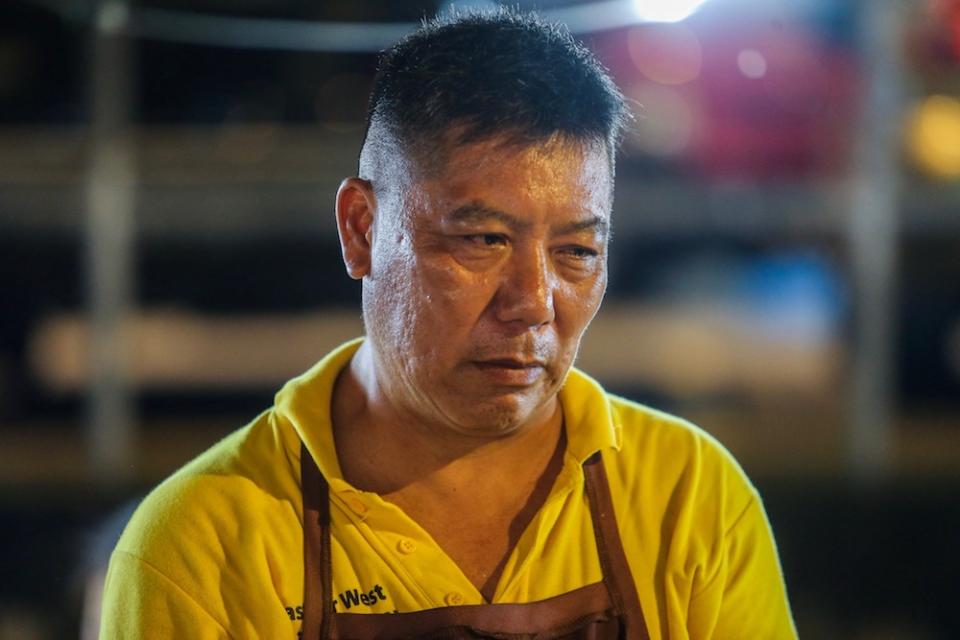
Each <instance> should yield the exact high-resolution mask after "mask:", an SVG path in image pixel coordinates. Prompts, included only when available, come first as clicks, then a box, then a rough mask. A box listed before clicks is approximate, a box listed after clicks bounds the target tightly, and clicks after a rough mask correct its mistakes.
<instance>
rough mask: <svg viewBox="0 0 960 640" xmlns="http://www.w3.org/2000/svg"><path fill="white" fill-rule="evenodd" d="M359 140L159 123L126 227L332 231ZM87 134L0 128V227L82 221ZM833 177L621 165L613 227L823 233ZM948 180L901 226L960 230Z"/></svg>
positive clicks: (837, 217) (144, 145)
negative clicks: (772, 178) (723, 178)
mask: <svg viewBox="0 0 960 640" xmlns="http://www.w3.org/2000/svg"><path fill="white" fill-rule="evenodd" d="M361 141H362V137H361V132H360V131H359V130H357V129H356V126H355V125H354V126H353V127H352V128H351V127H350V126H343V127H339V128H338V129H330V128H320V127H301V128H295V127H279V126H274V125H270V124H259V125H256V124H254V125H246V126H233V127H218V128H214V127H205V128H200V127H164V128H149V129H141V130H138V131H137V132H136V133H135V134H134V137H133V144H134V145H135V147H136V157H137V159H138V166H137V179H138V183H139V186H138V198H139V202H138V211H137V224H138V227H139V230H140V232H141V233H142V234H143V235H145V236H148V237H149V236H182V235H190V236H213V235H216V236H218V237H223V236H225V235H226V236H227V237H250V236H259V235H262V234H264V233H268V234H277V233H281V234H283V233H288V234H299V233H317V234H332V233H334V232H335V225H334V220H333V215H332V210H333V200H334V195H335V193H336V189H337V186H338V185H339V183H340V181H341V180H342V179H343V178H344V177H346V176H349V175H353V174H354V173H355V172H356V158H357V153H358V151H359V148H360V144H361ZM87 143H88V141H87V139H86V137H85V134H84V133H83V131H82V130H78V129H64V130H51V129H42V130H19V129H18V130H5V131H4V130H0V211H2V215H0V231H3V232H8V233H14V232H18V233H23V234H27V233H77V232H78V230H79V229H80V228H81V225H82V223H83V207H84V191H83V189H84V186H83V177H84V174H85V167H84V160H85V157H86V152H87ZM848 197H849V193H848V185H847V184H846V182H845V181H843V180H842V179H839V178H838V179H833V180H819V181H813V182H796V183H778V184H770V183H767V184H753V183H749V182H746V181H742V182H733V181H727V182H717V181H713V180H710V179H708V178H696V177H692V178H690V179H682V178H679V177H671V178H664V177H651V176H649V175H647V174H646V173H643V172H641V171H638V170H637V169H636V168H634V167H631V166H630V163H628V162H624V163H622V164H621V166H620V167H619V175H618V178H617V193H616V201H617V204H616V211H617V219H616V229H617V232H618V234H628V235H639V234H657V235H658V236H664V235H682V234H690V233H704V232H719V233H724V234H728V235H734V236H740V235H756V234H767V233H787V234H790V233H803V234H811V233H812V234H823V233H839V232H842V231H843V230H844V229H845V225H846V220H845V211H846V210H847V209H848V204H847V199H848ZM958 211H960V183H949V184H948V183H944V184H933V183H920V182H916V181H915V182H913V183H909V184H908V185H907V187H906V193H905V195H904V201H903V205H902V209H901V216H900V220H901V223H902V226H903V229H904V230H905V231H908V232H931V231H939V230H952V231H960V214H958V213H957V212H958Z"/></svg>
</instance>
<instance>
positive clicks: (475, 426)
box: [457, 397, 539, 437]
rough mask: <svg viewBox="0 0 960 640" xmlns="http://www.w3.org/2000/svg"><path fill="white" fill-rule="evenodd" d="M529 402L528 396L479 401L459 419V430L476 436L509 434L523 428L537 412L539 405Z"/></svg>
mask: <svg viewBox="0 0 960 640" xmlns="http://www.w3.org/2000/svg"><path fill="white" fill-rule="evenodd" d="M528 402H529V399H526V398H523V399H517V398H513V397H506V398H498V399H496V400H492V401H487V402H483V403H479V404H478V405H475V406H474V407H473V408H472V409H470V410H469V413H468V414H467V415H465V416H464V417H463V420H461V421H458V423H459V425H460V426H459V428H458V429H457V431H459V432H460V433H463V434H465V435H474V436H485V437H497V436H509V435H511V434H513V433H516V432H517V431H519V430H521V429H522V428H523V427H524V426H525V425H526V424H527V423H529V422H530V420H531V418H533V417H534V415H535V414H536V408H537V407H530V406H527V405H528ZM538 406H539V405H538Z"/></svg>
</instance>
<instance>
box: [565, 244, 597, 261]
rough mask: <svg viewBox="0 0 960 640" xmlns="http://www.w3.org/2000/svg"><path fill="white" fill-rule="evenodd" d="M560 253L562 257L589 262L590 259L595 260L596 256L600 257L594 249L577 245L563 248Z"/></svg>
mask: <svg viewBox="0 0 960 640" xmlns="http://www.w3.org/2000/svg"><path fill="white" fill-rule="evenodd" d="M560 252H561V253H562V254H563V255H565V256H569V257H571V258H574V259H576V260H589V259H590V258H596V257H597V256H598V255H600V252H599V251H597V250H596V249H592V248H590V247H583V246H579V245H573V246H569V247H563V248H562V249H561V250H560Z"/></svg>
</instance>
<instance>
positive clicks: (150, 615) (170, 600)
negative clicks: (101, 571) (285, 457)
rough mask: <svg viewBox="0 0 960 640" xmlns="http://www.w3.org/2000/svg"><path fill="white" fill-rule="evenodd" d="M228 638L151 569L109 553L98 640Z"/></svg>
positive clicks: (209, 617) (190, 600) (178, 589)
mask: <svg viewBox="0 0 960 640" xmlns="http://www.w3.org/2000/svg"><path fill="white" fill-rule="evenodd" d="M140 638H195V639H197V640H221V639H227V638H230V634H228V633H227V631H226V629H224V627H223V625H222V624H220V623H219V622H218V621H217V620H215V619H214V618H213V616H212V615H210V613H208V612H207V611H206V610H205V609H204V608H203V607H202V606H201V605H200V604H199V603H198V602H197V601H196V600H194V599H193V598H192V597H191V596H190V594H188V593H187V592H186V591H184V590H183V589H182V588H181V587H180V586H178V585H177V584H175V583H174V582H173V581H171V580H170V579H169V578H168V577H167V576H165V575H164V574H163V573H161V572H160V571H159V570H157V569H156V568H155V567H153V566H151V565H150V564H148V563H146V562H144V561H143V560H141V559H140V558H138V557H136V556H134V555H132V554H130V553H126V552H124V551H119V550H118V551H114V553H113V556H112V557H111V559H110V568H109V570H108V571H107V578H106V583H105V585H104V592H103V606H102V609H101V621H100V640H107V639H109V640H126V639H129V640H139V639H140Z"/></svg>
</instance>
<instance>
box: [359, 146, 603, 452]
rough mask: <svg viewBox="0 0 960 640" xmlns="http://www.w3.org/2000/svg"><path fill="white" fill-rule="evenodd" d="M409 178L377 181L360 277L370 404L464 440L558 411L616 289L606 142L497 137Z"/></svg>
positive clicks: (362, 359)
mask: <svg viewBox="0 0 960 640" xmlns="http://www.w3.org/2000/svg"><path fill="white" fill-rule="evenodd" d="M395 175H396V174H394V176H395ZM405 175H406V176H407V179H405V180H403V183H404V184H400V185H399V186H397V185H394V184H391V185H388V186H384V187H380V186H379V185H376V184H375V185H373V187H372V189H371V191H372V192H373V193H370V194H369V198H368V199H367V200H366V202H370V203H372V206H370V207H369V208H370V210H371V211H370V212H369V213H368V215H369V216H370V219H369V220H368V221H367V222H366V226H364V229H363V230H364V232H365V233H364V234H363V235H364V236H365V238H364V239H367V245H366V246H365V247H364V250H365V251H364V255H363V256H362V257H361V258H359V259H356V260H355V262H356V265H355V266H356V267H357V268H356V269H355V270H354V271H353V273H352V275H354V277H362V278H363V299H364V320H365V323H366V327H367V333H368V337H369V340H368V343H367V344H366V345H365V346H364V347H363V348H361V351H360V352H359V353H358V354H357V357H356V358H355V362H356V363H357V367H355V368H354V369H355V370H356V372H357V374H358V377H359V378H360V379H361V380H363V381H364V387H365V390H366V391H367V392H368V396H369V399H370V402H371V403H383V404H385V405H389V407H390V410H391V413H396V414H397V418H399V419H400V420H401V421H403V422H410V423H411V424H413V425H416V428H427V429H432V430H435V431H440V432H446V431H454V432H457V433H459V434H462V435H480V436H496V435H505V434H509V433H513V432H515V431H518V430H522V429H525V428H532V427H534V426H535V425H536V424H537V423H539V422H544V421H546V420H548V419H549V416H550V415H551V414H552V412H553V411H554V409H555V406H556V392H557V390H558V389H559V387H560V385H561V384H562V382H563V379H564V376H565V375H566V373H567V371H568V370H569V368H570V366H571V365H572V363H573V360H574V358H575V356H576V353H577V349H578V347H579V342H580V337H581V335H582V334H583V331H584V330H585V329H586V327H587V325H588V324H589V322H590V320H591V319H592V318H593V316H594V314H595V313H596V311H597V308H598V307H599V304H600V301H601V299H602V297H603V292H604V289H605V286H606V279H607V270H606V248H607V247H606V245H607V236H608V228H609V216H610V200H611V177H610V171H609V167H608V163H607V159H606V155H605V153H604V150H603V148H602V147H597V146H590V145H584V144H582V143H572V142H567V141H564V140H551V141H548V142H546V143H543V144H538V145H535V146H530V147H520V148H516V147H507V146H505V145H503V144H502V143H499V142H498V141H489V142H483V143H478V144H473V145H469V146H466V147H461V148H458V149H456V150H455V151H454V152H452V153H451V154H450V162H449V164H448V166H447V168H446V170H445V171H443V172H442V174H440V175H437V176H433V177H430V178H427V179H423V180H417V179H416V178H414V177H413V176H411V173H410V172H406V173H405ZM394 176H390V177H391V178H394ZM391 182H396V180H391ZM354 200H356V198H354ZM377 203H379V204H380V206H379V207H378V206H377ZM346 251H347V250H346V249H345V253H346ZM348 262H349V260H348Z"/></svg>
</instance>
